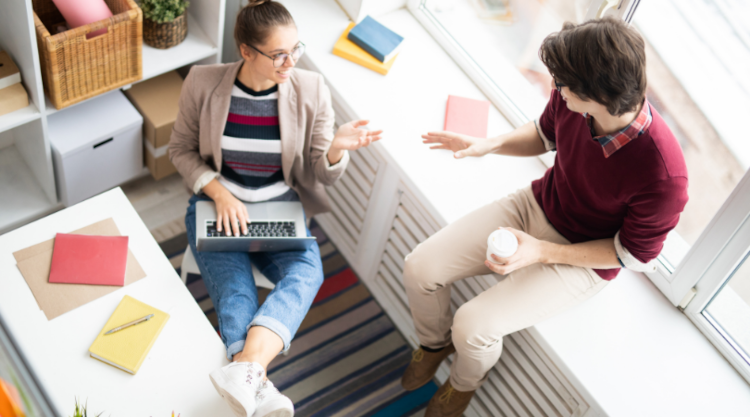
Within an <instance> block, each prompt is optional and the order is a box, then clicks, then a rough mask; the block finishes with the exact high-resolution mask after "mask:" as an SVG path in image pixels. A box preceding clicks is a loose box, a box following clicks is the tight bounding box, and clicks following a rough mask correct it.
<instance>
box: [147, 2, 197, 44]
mask: <svg viewBox="0 0 750 417" xmlns="http://www.w3.org/2000/svg"><path fill="white" fill-rule="evenodd" d="M187 31H188V24H187V11H185V12H184V13H183V14H182V15H181V16H179V17H177V18H175V19H174V20H173V21H171V22H167V23H156V22H154V21H153V20H151V19H143V43H145V44H146V45H148V46H152V47H154V48H158V49H167V48H171V47H173V46H175V45H178V44H179V43H180V42H182V41H184V40H185V37H186V36H187Z"/></svg>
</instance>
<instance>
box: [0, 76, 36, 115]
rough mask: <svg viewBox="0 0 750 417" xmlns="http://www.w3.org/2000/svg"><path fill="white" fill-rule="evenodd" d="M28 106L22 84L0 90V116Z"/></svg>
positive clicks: (26, 95)
mask: <svg viewBox="0 0 750 417" xmlns="http://www.w3.org/2000/svg"><path fill="white" fill-rule="evenodd" d="M28 105H29V96H28V94H26V90H25V89H24V88H23V84H21V83H17V84H13V85H11V86H10V87H7V88H3V89H2V90H0V116H2V115H4V114H7V113H10V112H14V111H16V110H20V109H22V108H24V107H26V106H28Z"/></svg>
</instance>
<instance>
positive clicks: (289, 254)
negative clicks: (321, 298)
mask: <svg viewBox="0 0 750 417" xmlns="http://www.w3.org/2000/svg"><path fill="white" fill-rule="evenodd" d="M200 200H208V201H211V199H210V198H208V197H206V196H197V195H194V196H193V197H191V198H190V206H189V207H188V210H187V214H186V215H185V225H186V226H187V236H188V241H189V242H190V248H191V249H192V250H193V255H194V256H195V260H196V263H197V264H198V268H200V271H201V276H202V277H203V282H205V284H206V289H207V290H208V295H209V296H210V297H211V301H212V302H213V304H214V309H215V310H216V316H217V317H218V318H219V332H220V333H221V340H222V341H223V342H224V346H226V348H227V359H229V360H230V361H231V360H232V357H233V356H234V355H235V354H237V353H239V352H241V351H242V349H243V348H244V347H245V339H246V338H247V331H248V329H250V327H251V326H263V327H266V328H268V329H270V330H271V331H273V332H274V333H276V334H277V335H279V337H280V338H281V340H282V341H283V342H284V351H286V350H288V349H289V344H290V343H291V341H292V337H293V336H294V334H295V333H296V332H297V329H298V328H299V325H300V323H302V319H304V318H305V315H306V314H307V311H308V310H309V309H310V305H311V304H312V301H313V299H314V298H315V295H316V294H317V293H318V289H319V288H320V286H321V284H323V263H322V261H321V260H320V249H319V248H318V244H317V243H313V244H312V245H311V246H310V248H309V249H308V250H306V251H283V252H255V253H247V252H200V251H198V250H196V249H195V203H196V202H197V201H200ZM307 235H308V236H311V234H310V230H309V229H308V230H307ZM251 263H252V264H254V265H255V267H256V268H258V270H259V271H260V272H262V273H263V275H265V276H266V278H268V280H269V281H271V282H272V283H274V284H275V285H276V287H275V288H274V289H273V290H272V291H271V293H270V294H269V295H268V297H267V298H266V300H265V302H264V303H263V305H261V306H259V305H258V290H257V288H256V287H255V279H254V278H253V272H252V268H251Z"/></svg>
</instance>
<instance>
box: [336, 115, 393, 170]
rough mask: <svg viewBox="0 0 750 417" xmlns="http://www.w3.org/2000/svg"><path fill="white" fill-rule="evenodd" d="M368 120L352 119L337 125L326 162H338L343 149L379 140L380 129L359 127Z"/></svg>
mask: <svg viewBox="0 0 750 417" xmlns="http://www.w3.org/2000/svg"><path fill="white" fill-rule="evenodd" d="M369 122H370V121H369V120H354V121H351V122H349V123H346V124H343V125H341V126H339V130H337V131H336V136H334V138H333V141H332V142H331V148H330V149H329V150H328V162H330V163H331V165H333V164H335V163H337V162H339V161H340V160H341V158H343V157H344V151H356V150H357V149H359V148H361V147H363V146H368V145H369V144H371V143H372V142H375V141H377V140H380V138H381V136H380V134H381V133H383V131H382V130H374V131H370V130H367V129H360V127H362V126H366V125H367V124H368V123H369Z"/></svg>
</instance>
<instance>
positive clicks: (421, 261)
mask: <svg viewBox="0 0 750 417" xmlns="http://www.w3.org/2000/svg"><path fill="white" fill-rule="evenodd" d="M429 258H430V256H429V254H426V253H425V251H424V250H423V248H422V246H421V245H419V246H417V247H416V248H414V250H413V251H412V252H411V253H410V254H408V255H406V258H404V275H403V276H404V286H405V287H406V288H417V287H418V288H428V287H430V283H431V282H433V281H434V279H435V274H436V271H435V269H436V268H435V267H434V265H435V263H434V262H431V259H429Z"/></svg>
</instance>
